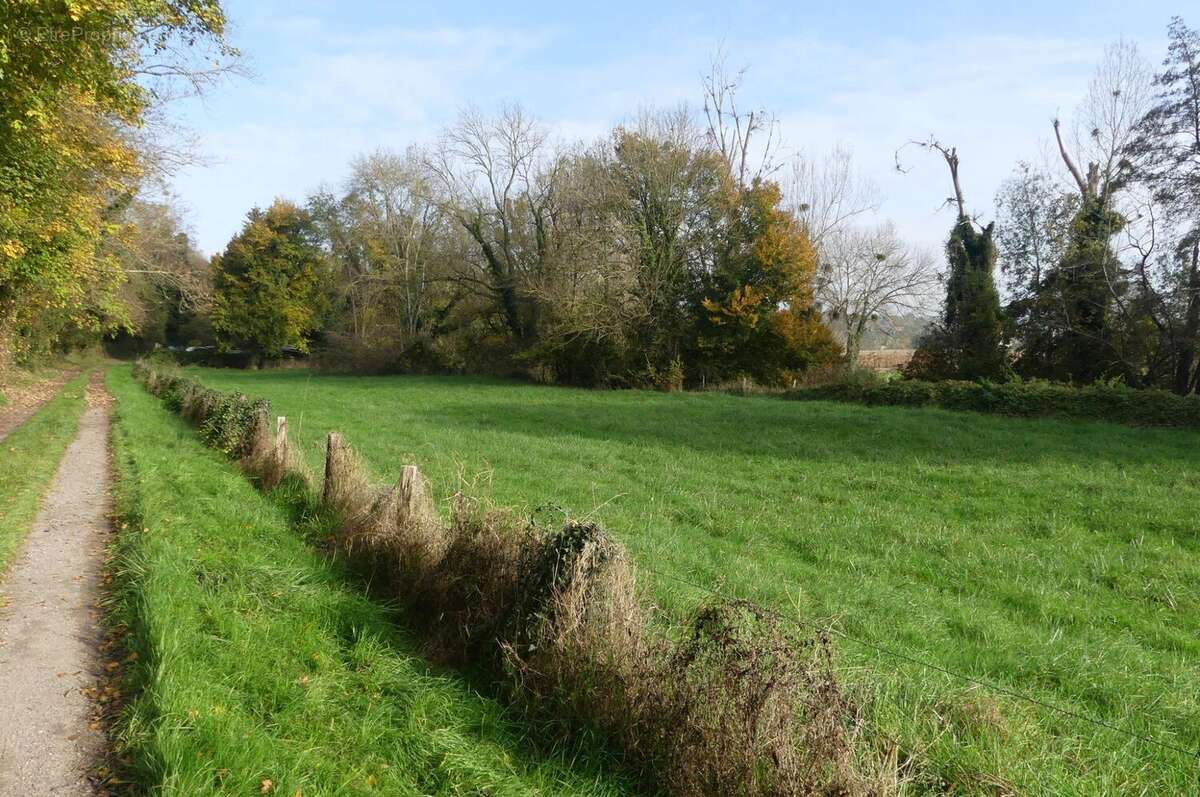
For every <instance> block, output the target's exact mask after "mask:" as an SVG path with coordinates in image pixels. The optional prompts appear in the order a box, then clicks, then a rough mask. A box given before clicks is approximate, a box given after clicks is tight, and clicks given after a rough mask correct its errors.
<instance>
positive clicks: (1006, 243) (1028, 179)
mask: <svg viewBox="0 0 1200 797" xmlns="http://www.w3.org/2000/svg"><path fill="white" fill-rule="evenodd" d="M995 205H996V214H997V218H996V248H997V250H998V253H999V254H998V263H999V266H1000V273H1001V275H1002V276H1003V278H1004V287H1005V293H1006V294H1007V297H1008V305H1007V307H1006V310H1005V311H1006V314H1007V315H1008V317H1009V319H1010V322H1011V323H1012V324H1013V325H1014V328H1015V337H1016V338H1017V339H1018V340H1024V339H1026V338H1029V337H1032V336H1035V335H1036V334H1039V332H1040V329H1041V326H1042V324H1043V320H1042V319H1041V317H1040V315H1039V312H1038V311H1039V307H1038V302H1037V298H1038V293H1039V291H1040V290H1041V286H1042V280H1043V279H1044V277H1045V275H1046V274H1048V273H1049V272H1050V271H1051V269H1053V268H1054V266H1056V265H1057V264H1058V263H1060V262H1061V261H1062V258H1063V256H1064V255H1065V254H1066V252H1067V246H1068V244H1069V241H1070V235H1069V231H1070V228H1071V219H1072V218H1074V216H1075V214H1076V213H1077V212H1078V209H1079V197H1078V195H1077V194H1074V193H1072V192H1071V191H1067V190H1065V189H1064V188H1062V187H1061V186H1060V185H1059V184H1058V183H1057V182H1056V181H1055V180H1054V179H1053V178H1052V177H1051V176H1050V175H1048V174H1046V173H1045V172H1044V171H1041V170H1038V169H1037V168H1035V167H1034V166H1033V165H1032V164H1030V163H1029V162H1028V161H1021V162H1019V163H1018V164H1017V166H1016V169H1014V170H1013V174H1012V175H1011V176H1010V177H1008V178H1007V179H1006V180H1005V181H1004V182H1003V183H1001V184H1000V189H999V190H998V191H997V192H996V200H995Z"/></svg>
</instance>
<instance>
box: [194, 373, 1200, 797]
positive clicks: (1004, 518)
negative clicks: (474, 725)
mask: <svg viewBox="0 0 1200 797" xmlns="http://www.w3.org/2000/svg"><path fill="white" fill-rule="evenodd" d="M197 374H198V375H199V376H200V377H201V378H202V379H203V380H204V381H206V382H208V383H209V384H211V385H212V386H214V387H217V388H222V389H238V390H242V391H245V392H247V393H250V394H252V395H256V396H263V397H266V398H269V399H270V400H271V401H272V405H273V408H274V410H273V411H274V412H277V413H279V414H284V415H287V416H288V417H289V420H290V424H291V430H292V435H293V438H294V439H296V440H297V441H299V442H300V443H301V445H302V447H303V450H304V452H305V455H306V458H307V459H308V461H309V462H310V464H311V465H312V466H313V467H314V468H319V467H320V463H321V458H322V456H323V445H324V436H325V434H326V433H327V432H328V431H330V430H337V431H340V432H342V433H343V434H344V435H345V436H346V438H347V440H348V442H350V444H351V445H353V446H354V447H355V448H356V449H357V451H358V452H359V453H360V454H361V455H362V457H363V458H364V459H365V461H366V462H367V463H368V465H369V466H370V467H371V469H372V470H373V472H374V473H375V474H376V476H378V477H379V478H380V479H394V478H395V477H396V476H397V475H398V474H399V472H400V469H401V467H402V466H403V465H404V464H407V463H416V464H419V465H420V466H421V467H422V469H423V470H424V471H425V472H426V473H427V474H428V475H429V477H430V478H431V479H432V481H433V483H434V485H435V487H436V488H437V489H438V496H439V498H441V499H442V500H443V502H445V501H446V499H448V498H449V497H450V496H451V494H452V493H453V492H454V491H456V490H463V491H466V492H470V493H472V494H474V495H477V496H482V497H485V498H488V499H490V500H491V501H493V502H495V503H497V504H501V505H511V506H517V507H521V508H524V509H525V510H527V511H529V512H530V513H532V514H534V515H536V516H538V517H539V518H541V519H543V520H546V521H548V522H555V521H556V520H559V519H561V518H562V517H563V516H564V515H570V516H573V517H581V516H588V517H591V518H593V519H596V520H599V521H600V522H601V523H602V524H603V525H604V526H605V527H606V528H608V529H610V530H611V531H612V532H613V533H614V534H616V535H617V536H618V538H620V539H621V540H622V541H623V542H624V543H625V544H626V545H627V546H628V547H629V548H630V550H631V551H632V552H633V553H634V556H635V558H636V561H637V563H638V566H639V567H640V568H641V570H642V571H643V574H644V580H645V582H646V587H647V590H648V591H649V592H650V594H651V596H652V597H653V598H654V599H655V600H656V601H657V602H658V603H659V604H660V605H662V606H663V607H664V608H666V609H667V610H668V611H669V612H672V613H677V614H683V613H685V612H687V611H688V610H689V609H690V608H691V607H694V606H695V605H696V604H697V603H698V602H699V601H700V600H702V599H703V597H704V594H703V590H701V589H697V588H695V587H693V586H689V585H687V584H684V583H682V582H681V581H680V580H679V579H682V580H684V581H688V582H693V583H694V584H696V585H699V586H700V587H704V588H708V589H717V590H720V591H721V592H722V593H724V594H728V595H737V596H741V597H746V598H751V599H754V600H757V601H760V602H763V603H765V604H768V605H770V606H772V607H774V608H775V609H777V610H780V611H783V612H786V613H788V614H791V615H792V616H794V617H796V618H798V619H800V620H802V621H803V622H806V623H813V624H817V625H820V626H828V627H830V628H832V629H834V631H835V635H840V634H846V635H849V636H851V637H853V638H854V639H853V640H851V639H848V638H844V637H841V636H838V637H837V648H838V664H839V668H840V670H841V672H842V676H843V678H844V679H845V680H846V681H847V682H848V683H849V684H850V685H851V686H852V688H853V689H854V692H855V694H856V695H857V697H858V700H859V703H860V705H861V706H862V708H863V713H864V717H865V720H866V723H867V727H868V730H867V731H865V733H867V734H869V735H870V736H871V738H872V742H873V743H875V744H879V745H887V744H894V745H895V747H896V750H897V755H898V759H899V761H900V763H901V766H902V774H903V775H904V776H905V777H906V778H908V783H909V786H910V788H912V789H913V790H915V791H918V792H923V791H935V792H937V791H947V790H954V791H958V792H966V793H994V792H996V791H1001V792H1003V791H1005V790H1016V791H1019V792H1021V793H1033V794H1051V793H1053V794H1105V793H1107V794H1111V793H1117V792H1120V793H1138V792H1146V793H1186V792H1188V791H1190V790H1192V789H1194V788H1195V786H1196V777H1197V769H1196V758H1195V756H1194V755H1189V754H1188V753H1187V752H1185V751H1186V750H1189V749H1196V748H1197V747H1200V695H1197V692H1196V690H1195V688H1194V685H1195V684H1196V683H1197V682H1200V633H1198V631H1200V622H1198V620H1200V594H1198V592H1197V585H1198V584H1200V540H1198V539H1197V534H1196V522H1195V516H1196V512H1197V509H1198V508H1200V485H1198V484H1197V483H1196V481H1195V479H1194V473H1195V472H1196V468H1197V465H1200V452H1198V450H1197V443H1198V442H1200V436H1198V435H1196V434H1195V433H1191V432H1179V431H1165V430H1147V429H1134V428H1126V427H1119V426H1114V425H1108V424H1101V423H1091V422H1065V421H1050V420H1019V419H1010V418H999V417H989V416H983V415H977V414H973V413H954V412H948V411H941V410H932V409H908V408H866V407H860V406H855V405H848V404H834V403H825V402H811V403H808V402H806V403H795V402H785V401H779V400H776V399H771V398H748V397H735V396H728V395H722V394H716V393H689V394H681V395H680V394H659V393H649V392H637V391H629V392H593V391H579V390H571V389H566V388H546V387H537V386H531V385H523V384H518V383H511V382H503V381H495V380H485V379H477V378H455V377H332V376H318V375H313V374H310V373H309V372H306V371H300V370H294V371H279V372H262V373H251V372H235V371H224V370H198V371H197ZM443 506H445V503H443ZM881 647H882V648H886V649H887V650H888V651H889V652H883V651H880V650H879V649H878V648H881ZM891 653H898V654H901V655H902V656H906V657H913V658H917V659H921V660H922V661H925V662H928V663H930V664H933V665H936V666H937V667H941V668H945V669H948V670H952V671H954V672H956V673H960V674H963V675H967V676H970V677H973V678H977V679H980V680H984V681H987V682H989V683H992V684H995V685H997V686H999V687H1002V688H1004V689H1009V690H1014V691H1019V692H1021V693H1022V694H1025V695H1028V696H1030V697H1032V698H1035V699H1036V700H1040V701H1044V702H1046V703H1049V704H1052V705H1055V706H1059V707H1062V708H1064V709H1067V710H1069V711H1072V712H1076V713H1078V714H1081V715H1084V716H1086V717H1090V718H1093V719H1096V720H1099V721H1101V722H1103V723H1109V724H1112V725H1115V726H1118V727H1119V728H1121V729H1124V730H1128V731H1130V732H1132V733H1134V734H1138V735H1141V736H1145V737H1148V738H1149V739H1151V740H1152V741H1144V740H1139V739H1137V738H1134V737H1132V736H1129V735H1127V734H1124V733H1122V732H1120V731H1115V730H1111V729H1108V728H1104V727H1101V726H1098V725H1095V724H1092V723H1090V722H1087V721H1086V720H1081V719H1078V718H1075V717H1069V716H1066V715H1064V714H1061V713H1057V712H1054V711H1051V710H1049V709H1046V708H1045V707H1042V706H1038V705H1035V704H1032V703H1030V702H1027V701H1025V700H1022V699H1018V698H1014V697H1011V696H1008V695H1005V694H1003V693H1002V692H998V691H996V690H993V689H990V688H987V687H983V686H980V685H978V684H972V683H970V682H967V681H964V680H961V679H958V678H955V677H953V676H949V675H946V674H945V673H942V672H940V671H938V670H936V669H932V668H929V667H925V666H922V665H919V664H914V663H912V662H911V661H907V660H905V659H902V658H897V657H895V656H893V655H890V654H891ZM1159 742H1161V743H1164V744H1166V745H1171V746H1174V747H1177V748H1182V749H1183V751H1184V752H1181V751H1178V750H1171V749H1169V748H1167V747H1163V746H1161V745H1159V744H1157V743H1159Z"/></svg>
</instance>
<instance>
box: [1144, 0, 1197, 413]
mask: <svg viewBox="0 0 1200 797" xmlns="http://www.w3.org/2000/svg"><path fill="white" fill-rule="evenodd" d="M1167 36H1168V39H1169V45H1168V48H1167V57H1166V59H1165V60H1164V61H1163V71H1162V72H1160V73H1158V74H1157V75H1156V76H1155V78H1154V85H1155V86H1156V87H1157V93H1156V96H1155V97H1154V100H1153V102H1152V104H1151V106H1150V108H1149V110H1147V111H1146V113H1145V115H1144V116H1143V117H1142V119H1141V120H1140V122H1139V124H1138V127H1137V131H1136V135H1135V137H1134V139H1133V140H1132V141H1131V142H1130V144H1129V146H1128V148H1127V152H1128V155H1129V157H1130V158H1131V159H1132V161H1133V163H1134V169H1135V173H1136V177H1137V178H1138V179H1139V180H1140V181H1141V182H1143V183H1144V184H1146V185H1147V186H1148V187H1149V189H1150V192H1151V194H1152V199H1153V201H1154V202H1156V203H1157V204H1158V205H1160V206H1161V208H1162V214H1161V215H1162V216H1166V217H1169V218H1171V219H1172V220H1173V221H1174V225H1172V226H1175V227H1176V228H1178V229H1180V230H1181V234H1180V235H1179V237H1178V240H1177V243H1176V245H1175V247H1174V252H1172V253H1171V256H1169V258H1168V260H1167V262H1168V263H1171V264H1174V265H1175V266H1176V268H1175V269H1174V273H1173V275H1172V277H1173V278H1172V279H1170V280H1168V284H1170V285H1173V287H1174V288H1175V290H1174V291H1173V292H1172V293H1173V294H1174V295H1173V296H1172V297H1171V298H1170V299H1161V300H1159V301H1157V302H1155V308H1154V309H1156V310H1160V311H1161V310H1165V309H1168V308H1175V309H1176V310H1177V312H1175V313H1171V312H1163V313H1161V315H1159V316H1157V317H1156V319H1157V322H1158V324H1159V326H1160V327H1161V328H1162V329H1163V330H1164V332H1165V333H1166V335H1167V337H1168V338H1169V340H1170V344H1171V348H1172V350H1173V357H1174V360H1175V362H1174V368H1173V373H1172V377H1171V387H1172V389H1174V390H1175V392H1177V393H1187V392H1192V391H1196V390H1200V368H1197V364H1196V357H1197V350H1198V348H1200V340H1198V338H1200V32H1197V31H1196V30H1194V29H1192V28H1189V27H1187V25H1186V24H1184V21H1183V19H1181V18H1180V17H1175V18H1174V19H1172V20H1171V24H1170V25H1169V27H1168V28H1167ZM1151 219H1152V220H1153V219H1154V217H1151ZM1158 229H1159V230H1161V229H1162V228H1161V226H1160V227H1159V228H1158ZM1151 240H1153V239H1151ZM1145 263H1146V258H1145V257H1143V258H1142V260H1141V265H1142V267H1143V268H1142V271H1140V272H1139V274H1140V275H1141V276H1142V282H1143V283H1144V284H1145V285H1146V290H1147V291H1148V292H1152V290H1153V289H1152V288H1151V286H1150V282H1149V280H1148V279H1146V278H1145V268H1144V266H1145Z"/></svg>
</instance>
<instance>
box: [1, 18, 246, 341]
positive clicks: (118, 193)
mask: <svg viewBox="0 0 1200 797" xmlns="http://www.w3.org/2000/svg"><path fill="white" fill-rule="evenodd" d="M224 28H225V18H224V14H223V11H222V9H221V6H220V4H219V3H218V2H217V0H112V1H111V2H104V3H44V2H42V3H32V2H19V3H7V4H4V5H3V7H0V338H8V339H9V344H10V345H12V346H13V347H15V349H16V350H17V353H18V356H22V357H31V356H36V354H37V353H38V352H40V351H44V350H46V349H48V348H50V347H53V346H55V345H60V344H61V343H62V342H63V341H65V340H67V339H68V338H70V337H71V336H72V335H79V334H83V335H87V336H90V337H91V338H92V339H95V337H96V336H97V335H98V334H99V333H102V332H104V331H111V330H114V329H117V328H122V327H127V326H128V325H129V323H130V317H129V311H128V308H127V307H126V306H125V305H124V303H123V302H122V301H121V295H120V286H121V284H122V282H123V280H124V275H123V274H122V273H121V269H120V264H119V263H118V262H116V261H115V260H114V259H113V258H112V257H111V256H107V254H106V253H105V252H104V251H101V250H102V247H101V244H102V241H103V239H104V237H105V235H106V234H107V232H108V230H109V229H110V226H111V224H112V223H113V222H114V214H115V213H119V210H120V208H121V207H122V206H123V204H124V203H126V202H127V200H128V199H129V198H130V197H132V196H133V195H134V194H135V193H136V191H137V188H138V184H139V181H140V179H141V177H142V175H143V174H144V172H145V171H146V169H147V161H146V159H145V158H143V157H142V153H141V152H140V151H139V138H140V137H139V135H138V133H137V130H138V128H139V126H140V125H142V124H144V123H145V122H146V120H147V117H148V115H149V114H150V112H151V111H152V110H153V109H154V108H155V107H156V104H157V103H159V102H160V101H161V100H162V98H163V97H164V96H165V95H166V93H167V89H168V87H169V86H171V85H172V84H174V83H176V82H177V81H180V80H184V81H187V80H191V81H192V82H193V86H197V85H201V84H203V83H204V82H205V77H204V76H205V75H208V74H211V73H212V71H213V70H214V69H219V68H220V64H222V63H223V60H224V59H226V58H228V57H230V56H231V55H233V54H234V52H235V51H233V49H232V48H230V47H229V46H228V45H227V44H226V42H225V39H224ZM200 54H203V56H204V57H203V58H200V57H199V56H200ZM214 61H215V62H216V64H217V66H214V65H213V62H214ZM201 62H203V63H201ZM0 343H2V341H0ZM4 348H6V346H3V345H0V349H4Z"/></svg>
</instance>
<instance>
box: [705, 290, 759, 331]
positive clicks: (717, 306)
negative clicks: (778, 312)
mask: <svg viewBox="0 0 1200 797" xmlns="http://www.w3.org/2000/svg"><path fill="white" fill-rule="evenodd" d="M765 298H766V296H765V295H764V294H763V293H762V292H760V291H757V290H755V288H754V286H753V285H741V286H739V287H737V288H735V289H734V290H733V292H732V293H730V294H729V295H728V296H727V297H725V302H724V303H717V302H715V301H713V300H712V299H707V298H706V299H704V300H703V302H702V304H703V305H704V309H705V310H707V311H708V313H709V320H710V321H712V323H714V324H717V325H720V324H725V323H731V322H740V323H742V324H744V325H746V326H748V327H749V328H751V329H753V328H754V327H756V326H758V319H759V312H760V308H761V305H762V302H763V300H764V299H765Z"/></svg>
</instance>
